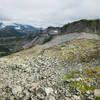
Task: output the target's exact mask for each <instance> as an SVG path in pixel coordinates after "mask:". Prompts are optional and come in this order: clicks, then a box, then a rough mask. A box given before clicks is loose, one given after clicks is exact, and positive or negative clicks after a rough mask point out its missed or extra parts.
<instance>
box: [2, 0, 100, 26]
mask: <svg viewBox="0 0 100 100" xmlns="http://www.w3.org/2000/svg"><path fill="white" fill-rule="evenodd" d="M95 18H100V0H0V21H4V22H14V23H21V24H28V25H33V26H36V27H48V26H62V25H64V24H66V23H68V22H72V21H76V20H80V19H95Z"/></svg>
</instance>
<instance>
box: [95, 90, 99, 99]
mask: <svg viewBox="0 0 100 100" xmlns="http://www.w3.org/2000/svg"><path fill="white" fill-rule="evenodd" d="M94 95H95V96H96V97H100V89H95V90H94Z"/></svg>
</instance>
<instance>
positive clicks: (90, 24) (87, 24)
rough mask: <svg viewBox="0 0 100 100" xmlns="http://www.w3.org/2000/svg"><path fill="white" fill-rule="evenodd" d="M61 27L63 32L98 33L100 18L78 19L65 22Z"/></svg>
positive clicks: (99, 31) (99, 30)
mask: <svg viewBox="0 0 100 100" xmlns="http://www.w3.org/2000/svg"><path fill="white" fill-rule="evenodd" d="M61 29H62V31H63V32H65V33H73V32H90V33H92V32H94V33H100V19H94V20H86V19H83V20H79V21H76V22H72V23H69V24H66V25H64V26H63V27H62V28H61Z"/></svg>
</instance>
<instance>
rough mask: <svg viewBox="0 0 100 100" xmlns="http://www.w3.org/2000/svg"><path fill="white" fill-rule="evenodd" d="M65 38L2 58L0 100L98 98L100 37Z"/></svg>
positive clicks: (84, 34) (56, 38)
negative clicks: (96, 91) (96, 95)
mask: <svg viewBox="0 0 100 100" xmlns="http://www.w3.org/2000/svg"><path fill="white" fill-rule="evenodd" d="M62 37H65V39H62V38H61V36H60V37H59V36H58V37H55V38H53V39H52V41H50V42H47V43H46V44H44V45H36V46H34V47H33V48H30V49H27V50H23V51H21V52H18V53H15V54H12V55H9V56H7V57H3V58H0V100H95V98H97V97H95V96H94V91H95V89H100V79H99V78H100V77H99V76H100V37H99V36H98V35H96V34H91V33H88V34H87V33H80V34H79V33H70V35H69V34H66V35H64V36H62ZM60 39H61V41H60V42H56V43H55V41H59V40H60ZM96 94H97V93H96Z"/></svg>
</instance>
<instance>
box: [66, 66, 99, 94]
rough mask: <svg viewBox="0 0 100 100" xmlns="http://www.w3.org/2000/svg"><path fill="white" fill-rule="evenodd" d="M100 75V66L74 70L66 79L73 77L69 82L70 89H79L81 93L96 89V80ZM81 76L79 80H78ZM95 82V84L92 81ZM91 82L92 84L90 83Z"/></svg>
mask: <svg viewBox="0 0 100 100" xmlns="http://www.w3.org/2000/svg"><path fill="white" fill-rule="evenodd" d="M99 77H100V67H94V68H85V69H83V70H82V72H81V73H80V71H78V70H77V71H74V72H71V73H70V74H68V75H66V76H65V77H64V80H69V79H73V81H70V82H69V83H68V84H67V88H69V90H70V91H71V90H78V91H79V92H80V93H86V92H87V91H94V89H96V88H97V83H96V84H95V80H98V79H99ZM78 78H80V79H79V80H77V79H78ZM91 82H92V83H93V82H94V84H92V83H91ZM89 84H91V85H89Z"/></svg>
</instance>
